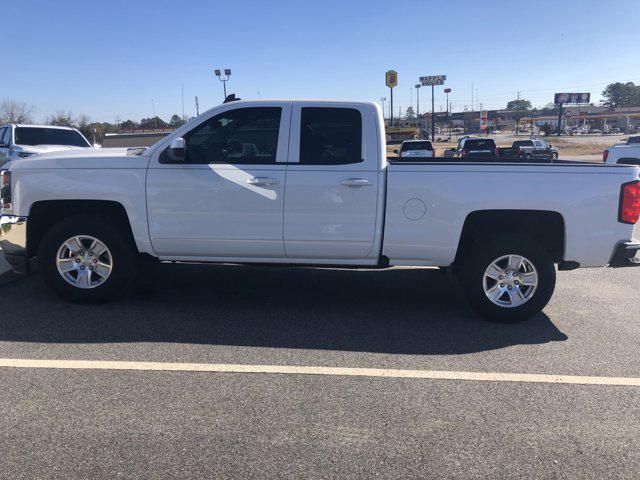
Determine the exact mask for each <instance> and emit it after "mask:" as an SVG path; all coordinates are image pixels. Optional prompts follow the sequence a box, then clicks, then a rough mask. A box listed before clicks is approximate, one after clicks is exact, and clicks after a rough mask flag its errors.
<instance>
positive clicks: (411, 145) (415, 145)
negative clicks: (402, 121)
mask: <svg viewBox="0 0 640 480" xmlns="http://www.w3.org/2000/svg"><path fill="white" fill-rule="evenodd" d="M410 150H433V147H432V146H431V142H405V143H403V144H402V151H403V152H408V151H410Z"/></svg>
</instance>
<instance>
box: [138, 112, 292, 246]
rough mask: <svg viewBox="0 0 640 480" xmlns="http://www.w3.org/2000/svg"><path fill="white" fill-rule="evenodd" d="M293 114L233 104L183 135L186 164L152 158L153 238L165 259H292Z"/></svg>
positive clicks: (161, 156) (150, 206)
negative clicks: (288, 247)
mask: <svg viewBox="0 0 640 480" xmlns="http://www.w3.org/2000/svg"><path fill="white" fill-rule="evenodd" d="M234 107H235V108H234ZM290 111H291V110H290V104H289V103H284V102H274V103H273V104H271V103H268V104H265V103H261V104H260V106H253V107H252V106H242V107H236V106H234V105H233V104H230V105H229V106H228V109H227V110H226V111H224V112H222V113H218V114H215V115H213V116H212V117H210V118H208V119H206V120H204V121H203V122H201V123H200V124H199V125H197V126H196V127H194V128H193V129H192V130H190V131H188V132H187V133H185V134H184V135H183V138H184V140H185V146H186V151H185V155H186V157H185V159H184V161H182V162H175V161H172V160H171V159H170V158H169V155H168V152H167V149H165V150H164V151H163V152H162V153H160V154H159V156H157V158H154V159H152V162H151V164H150V167H149V172H148V176H147V207H148V216H149V234H150V237H151V242H152V244H153V248H154V250H155V251H156V252H157V253H158V254H159V255H160V256H161V257H165V258H166V257H169V258H171V257H183V258H184V257H241V258H281V257H283V256H284V245H283V234H282V229H283V213H282V210H283V206H284V195H283V194H284V188H285V174H286V160H287V150H288V136H289V124H290V115H291V113H290Z"/></svg>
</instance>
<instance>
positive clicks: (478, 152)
mask: <svg viewBox="0 0 640 480" xmlns="http://www.w3.org/2000/svg"><path fill="white" fill-rule="evenodd" d="M453 156H454V157H459V158H463V159H475V160H482V159H486V160H488V161H495V160H496V159H498V157H499V156H500V154H499V152H498V147H496V142H494V140H493V138H474V137H465V138H462V139H460V141H459V142H458V147H457V148H456V149H455V151H454V153H453Z"/></svg>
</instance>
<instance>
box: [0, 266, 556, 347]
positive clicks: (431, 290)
mask: <svg viewBox="0 0 640 480" xmlns="http://www.w3.org/2000/svg"><path fill="white" fill-rule="evenodd" d="M154 277H155V282H156V286H155V287H154V288H151V289H147V290H146V291H136V292H131V293H129V295H128V296H126V297H124V298H122V299H120V300H117V301H115V302H113V303H109V304H104V305H92V306H86V305H74V304H69V303H66V302H64V301H63V300H60V299H59V298H57V297H55V296H54V295H53V294H52V293H50V292H49V291H48V290H47V289H46V288H45V287H44V286H43V284H42V282H41V281H40V279H39V278H37V277H32V278H28V279H25V280H24V281H21V282H17V283H13V284H10V285H6V286H4V287H3V288H2V290H0V298H2V300H1V302H2V303H1V312H2V313H1V314H0V315H1V316H0V341H14V342H44V343H117V342H173V343H193V344H212V345H237V346H258V347H274V348H300V349H321V350H341V351H362V352H379V353H392V354H420V355H438V354H461V353H470V352H478V351H484V350H492V349H497V348H503V347H508V346H511V345H520V344H540V343H546V342H551V341H563V340H566V339H567V337H566V335H565V334H563V333H562V332H560V331H559V330H558V329H557V328H556V327H555V325H554V324H553V323H552V322H551V321H550V319H549V318H548V317H547V316H546V315H544V314H542V315H538V316H537V317H536V318H533V319H530V320H528V321H525V322H522V323H519V324H516V325H499V324H491V323H487V322H484V321H481V320H479V319H478V318H477V317H475V315H474V314H473V312H472V311H471V310H470V309H469V307H468V306H467V305H466V303H465V301H464V298H463V296H462V293H461V292H460V291H458V288H457V287H456V285H455V284H453V283H451V282H450V281H449V280H448V278H447V277H446V276H445V275H444V274H443V273H442V272H440V271H439V270H432V269H389V270H380V271H366V270H332V269H311V268H265V267H242V266H227V265H221V266H201V265H161V266H159V267H158V268H157V270H156V273H155V275H154Z"/></svg>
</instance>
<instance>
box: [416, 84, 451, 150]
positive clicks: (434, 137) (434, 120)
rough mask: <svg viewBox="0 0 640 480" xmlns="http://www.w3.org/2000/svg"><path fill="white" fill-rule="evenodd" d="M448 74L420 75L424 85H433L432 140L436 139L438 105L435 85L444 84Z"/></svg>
mask: <svg viewBox="0 0 640 480" xmlns="http://www.w3.org/2000/svg"><path fill="white" fill-rule="evenodd" d="M446 79H447V76H446V75H431V76H427V77H420V83H421V84H422V86H431V141H433V142H435V141H436V106H435V99H434V98H435V86H436V85H444V81H445V80H446Z"/></svg>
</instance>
